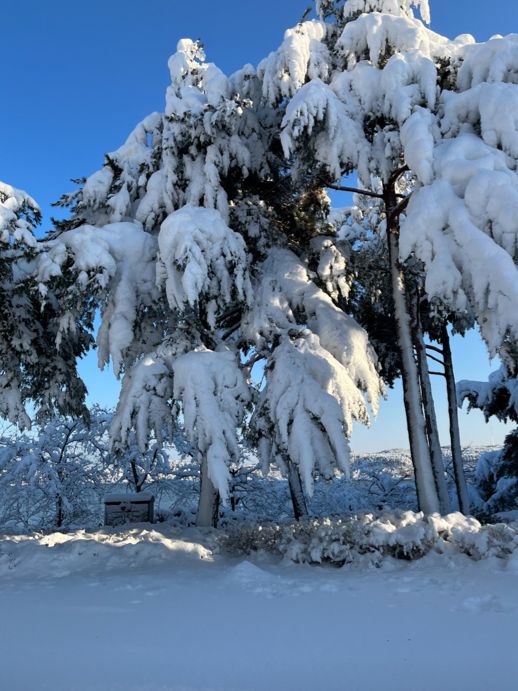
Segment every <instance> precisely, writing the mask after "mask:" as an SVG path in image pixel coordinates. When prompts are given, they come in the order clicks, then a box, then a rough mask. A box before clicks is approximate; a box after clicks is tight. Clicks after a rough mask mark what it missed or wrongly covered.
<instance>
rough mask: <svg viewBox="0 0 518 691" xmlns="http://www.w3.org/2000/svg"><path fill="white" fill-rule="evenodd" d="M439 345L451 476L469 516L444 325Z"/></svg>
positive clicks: (464, 509)
mask: <svg viewBox="0 0 518 691" xmlns="http://www.w3.org/2000/svg"><path fill="white" fill-rule="evenodd" d="M441 345H442V353H443V360H444V375H445V378H446V390H447V392H448V417H449V420H450V444H451V458H452V463H453V474H454V477H455V486H456V488H457V497H458V499H459V509H460V511H462V513H463V514H466V515H467V514H469V510H470V501H469V494H468V486H467V484H466V476H465V475H464V465H463V462H462V449H461V445H460V432H459V416H458V412H457V411H458V405H457V390H456V388H455V374H454V371H453V358H452V355H451V348H450V337H449V335H448V327H447V326H446V324H445V325H444V327H443V329H442V333H441Z"/></svg>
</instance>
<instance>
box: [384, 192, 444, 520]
mask: <svg viewBox="0 0 518 691" xmlns="http://www.w3.org/2000/svg"><path fill="white" fill-rule="evenodd" d="M384 198H385V207H386V212H387V241H388V252H389V262H390V273H391V280H392V296H393V299H394V310H395V317H396V323H397V336H398V342H399V347H400V350H401V374H402V379H403V399H404V403H405V412H406V419H407V428H408V439H409V443H410V453H411V455H412V463H413V465H414V471H415V482H416V490H417V501H418V504H419V508H420V510H421V511H423V512H424V513H425V514H430V513H435V512H439V511H440V504H439V497H438V495H437V490H436V488H435V480H434V476H433V469H432V463H431V460H430V452H429V449H428V441H427V438H426V427H425V420H424V415H423V408H422V401H421V392H420V389H419V373H418V370H417V363H416V361H415V356H414V347H413V342H412V326H411V320H410V314H409V312H408V305H407V301H406V290H405V280H404V276H403V271H402V267H401V265H400V263H399V216H398V214H397V207H398V201H397V197H396V195H395V190H394V187H393V185H392V186H390V187H389V188H387V189H386V190H385V195H384Z"/></svg>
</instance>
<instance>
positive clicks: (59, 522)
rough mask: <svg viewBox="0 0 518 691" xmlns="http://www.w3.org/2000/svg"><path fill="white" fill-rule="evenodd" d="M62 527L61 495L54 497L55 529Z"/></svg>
mask: <svg viewBox="0 0 518 691" xmlns="http://www.w3.org/2000/svg"><path fill="white" fill-rule="evenodd" d="M62 526H63V497H62V496H61V494H57V495H56V528H61V527H62Z"/></svg>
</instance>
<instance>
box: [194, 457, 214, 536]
mask: <svg viewBox="0 0 518 691" xmlns="http://www.w3.org/2000/svg"><path fill="white" fill-rule="evenodd" d="M218 514H219V493H218V491H217V490H216V488H215V487H214V485H213V484H212V480H211V479H210V477H209V469H208V464H207V459H206V458H204V459H203V460H202V462H201V464H200V499H199V503H198V515H197V517H196V525H198V526H200V527H205V528H209V527H212V528H217V525H218Z"/></svg>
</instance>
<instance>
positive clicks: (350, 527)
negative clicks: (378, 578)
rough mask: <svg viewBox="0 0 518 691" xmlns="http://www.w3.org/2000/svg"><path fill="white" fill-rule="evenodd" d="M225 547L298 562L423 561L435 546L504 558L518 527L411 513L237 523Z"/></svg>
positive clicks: (515, 543) (517, 544)
mask: <svg viewBox="0 0 518 691" xmlns="http://www.w3.org/2000/svg"><path fill="white" fill-rule="evenodd" d="M223 548H224V549H225V550H226V551H228V552H230V553H233V554H253V553H255V552H259V551H265V552H268V553H271V554H275V555H277V556H281V557H285V558H287V559H289V560H290V561H293V562H295V563H306V564H330V565H333V566H343V565H345V564H352V563H363V564H370V565H375V566H379V565H380V564H381V562H382V561H383V559H384V558H386V557H392V558H396V559H405V560H411V559H419V558H421V557H423V556H425V555H426V554H428V553H429V552H430V551H431V550H435V551H436V552H438V553H445V552H446V553H451V552H452V551H453V552H454V553H455V552H456V553H460V554H465V555H467V556H469V557H470V558H472V559H476V560H478V559H483V558H487V557H498V558H505V557H507V556H509V555H510V554H512V553H513V552H514V551H516V550H518V525H517V524H514V525H505V524H497V525H485V526H484V525H482V524H481V523H480V522H479V521H477V520H476V519H475V518H471V517H469V518H468V517H465V516H463V515H462V514H460V513H453V514H449V515H447V516H439V515H438V514H433V515H431V516H428V517H426V516H424V515H423V513H414V512H412V511H396V512H392V513H381V514H378V515H375V514H372V513H366V514H358V515H353V516H348V517H345V518H321V519H307V520H305V521H301V522H297V523H288V524H284V525H282V524H276V523H264V524H259V525H251V524H244V525H238V524H234V525H232V526H228V527H227V535H226V537H225V538H224V540H223Z"/></svg>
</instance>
